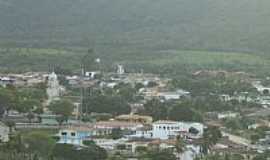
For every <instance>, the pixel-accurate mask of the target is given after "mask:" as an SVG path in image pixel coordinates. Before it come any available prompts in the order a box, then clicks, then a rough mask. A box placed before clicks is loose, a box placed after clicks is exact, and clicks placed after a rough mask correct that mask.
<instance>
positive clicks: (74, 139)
mask: <svg viewBox="0 0 270 160" xmlns="http://www.w3.org/2000/svg"><path fill="white" fill-rule="evenodd" d="M92 133H93V128H91V127H89V126H72V127H68V128H65V129H61V130H60V131H59V133H58V134H57V136H58V137H59V141H58V143H61V144H72V145H77V146H83V141H84V140H88V139H90V137H91V135H92Z"/></svg>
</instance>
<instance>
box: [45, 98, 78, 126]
mask: <svg viewBox="0 0 270 160" xmlns="http://www.w3.org/2000/svg"><path fill="white" fill-rule="evenodd" d="M48 108H49V109H50V110H51V111H52V112H53V113H54V114H56V115H58V118H57V119H56V120H57V121H58V123H59V125H61V124H62V123H63V122H64V121H66V122H67V121H68V118H69V116H71V115H72V112H73V110H74V105H73V104H72V102H70V101H68V100H58V101H54V102H52V103H51V104H50V105H49V106H48Z"/></svg>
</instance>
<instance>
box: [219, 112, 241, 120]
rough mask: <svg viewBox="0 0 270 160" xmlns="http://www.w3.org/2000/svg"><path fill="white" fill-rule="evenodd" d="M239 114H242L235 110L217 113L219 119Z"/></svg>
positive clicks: (234, 116)
mask: <svg viewBox="0 0 270 160" xmlns="http://www.w3.org/2000/svg"><path fill="white" fill-rule="evenodd" d="M238 116H240V114H239V113H235V112H224V113H218V114H217V118H218V119H226V118H236V117H238Z"/></svg>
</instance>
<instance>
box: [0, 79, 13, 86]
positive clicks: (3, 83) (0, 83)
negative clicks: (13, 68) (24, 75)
mask: <svg viewBox="0 0 270 160" xmlns="http://www.w3.org/2000/svg"><path fill="white" fill-rule="evenodd" d="M14 83H15V79H13V78H10V77H0V86H3V87H6V86H7V85H13V84H14Z"/></svg>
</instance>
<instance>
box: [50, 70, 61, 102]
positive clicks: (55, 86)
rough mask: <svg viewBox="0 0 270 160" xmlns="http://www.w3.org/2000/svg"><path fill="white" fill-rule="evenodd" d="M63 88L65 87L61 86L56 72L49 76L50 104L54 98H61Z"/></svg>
mask: <svg viewBox="0 0 270 160" xmlns="http://www.w3.org/2000/svg"><path fill="white" fill-rule="evenodd" d="M61 90H63V87H61V86H60V84H59V81H58V78H57V75H56V74H55V72H52V73H51V74H50V75H49V76H48V88H47V95H48V101H47V104H48V105H49V104H50V103H51V102H52V101H54V100H59V97H60V93H61Z"/></svg>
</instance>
